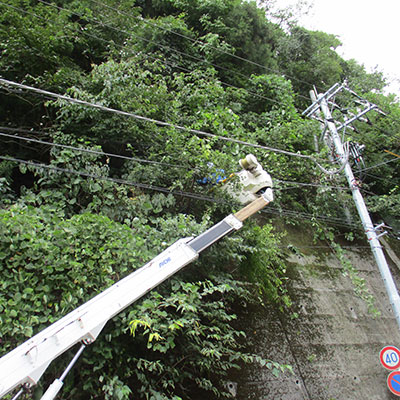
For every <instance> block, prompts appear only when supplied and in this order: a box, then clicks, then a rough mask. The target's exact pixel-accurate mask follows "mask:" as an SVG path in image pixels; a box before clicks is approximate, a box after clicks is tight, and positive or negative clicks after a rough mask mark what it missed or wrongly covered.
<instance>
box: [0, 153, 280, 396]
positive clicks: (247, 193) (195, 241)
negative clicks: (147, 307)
mask: <svg viewBox="0 0 400 400" xmlns="http://www.w3.org/2000/svg"><path fill="white" fill-rule="evenodd" d="M240 165H241V166H242V167H243V170H242V171H240V172H239V173H238V174H237V175H238V176H239V180H240V190H239V193H238V195H237V196H236V197H237V198H238V199H239V200H240V201H241V202H242V203H243V204H246V203H249V204H247V205H246V206H245V207H244V208H242V209H241V210H240V211H238V212H237V213H235V214H230V215H228V216H227V217H226V218H224V219H223V220H222V221H221V222H219V223H217V224H216V225H214V226H213V227H211V228H210V229H208V230H207V231H206V232H204V233H203V234H201V235H199V236H198V237H195V238H192V237H188V238H183V239H180V240H178V241H177V242H175V243H174V244H173V245H172V246H170V247H168V248H167V249H166V250H164V251H163V252H162V253H160V254H159V255H158V256H156V257H155V258H154V259H153V260H151V261H150V262H149V263H147V264H146V265H144V266H143V267H141V268H140V269H138V270H136V271H135V272H133V273H131V274H130V275H128V276H127V277H125V278H124V279H122V280H120V281H119V282H117V283H115V284H114V285H112V286H111V287H109V288H108V289H106V290H105V291H103V292H102V293H100V294H98V295H97V296H95V297H94V298H92V299H91V300H89V301H88V302H86V303H85V304H83V305H81V306H80V307H78V308H77V309H75V310H73V311H72V312H70V313H69V314H67V315H66V316H64V317H63V318H61V319H60V320H58V321H57V322H55V323H53V324H52V325H50V326H49V327H48V328H46V329H44V330H43V331H41V332H39V333H38V334H36V335H35V336H33V337H32V338H31V339H29V340H27V341H26V342H25V343H23V344H21V345H20V346H18V347H17V348H15V349H14V350H12V351H11V352H9V353H8V354H6V355H4V356H3V357H2V358H0V397H2V396H4V395H5V394H7V393H9V392H10V391H11V390H13V389H14V388H16V387H18V386H20V385H22V386H23V387H25V388H29V387H32V386H34V385H36V384H37V382H38V381H39V379H40V377H41V376H42V374H43V373H44V371H45V370H46V369H47V367H48V366H49V364H50V363H51V361H53V360H54V359H55V358H57V357H58V356H59V355H61V354H62V353H64V352H65V351H67V350H68V349H70V348H71V347H72V346H74V345H75V344H77V343H79V342H81V343H83V344H84V345H88V344H91V343H93V342H94V341H95V340H96V338H97V336H98V335H99V333H100V332H101V330H102V329H103V327H104V325H105V324H106V323H107V321H109V320H110V319H111V318H113V317H114V316H115V315H117V314H118V313H119V312H121V311H122V310H123V309H125V308H126V307H128V306H129V305H130V304H132V303H133V302H135V301H136V300H138V299H139V298H140V297H142V296H143V295H144V294H146V293H147V292H149V291H150V290H151V289H153V288H154V287H156V286H157V285H159V284H160V283H162V282H163V281H165V280H166V279H167V278H169V277H170V276H171V275H173V274H175V273H176V272H178V271H179V270H180V269H181V268H183V267H184V266H186V265H187V264H189V263H191V262H192V261H194V260H195V259H197V258H198V256H199V253H200V252H201V251H203V250H204V249H206V248H207V247H209V246H210V245H212V244H213V243H214V242H216V241H217V240H219V239H221V238H222V237H224V236H225V235H227V234H229V233H231V232H232V231H235V230H238V229H240V228H241V227H242V225H243V221H245V220H246V219H247V218H248V217H250V216H251V215H253V214H255V213H256V212H258V211H259V210H261V209H262V208H263V207H265V206H266V205H267V204H268V203H269V202H271V201H272V200H273V193H272V181H271V178H270V176H269V174H268V173H266V172H265V171H264V170H263V169H262V167H261V165H260V164H259V163H258V162H257V160H256V158H255V157H254V156H252V155H248V156H247V157H246V158H245V159H243V160H241V162H240ZM227 190H228V192H230V193H231V194H233V195H234V193H235V192H234V190H233V188H232V187H229V188H228V189H227ZM250 201H251V202H250ZM63 376H64V374H63ZM62 380H63V379H56V380H55V381H54V382H53V384H52V385H50V387H49V389H48V390H47V391H46V393H45V394H44V395H43V397H42V400H51V399H54V398H55V396H56V395H57V393H58V392H59V390H60V389H61V387H62V385H63V382H62Z"/></svg>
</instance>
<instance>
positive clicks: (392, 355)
mask: <svg viewBox="0 0 400 400" xmlns="http://www.w3.org/2000/svg"><path fill="white" fill-rule="evenodd" d="M379 358H380V360H381V364H382V365H383V366H384V367H385V368H386V369H389V370H391V371H393V370H395V369H397V368H398V367H399V366H400V350H399V349H398V348H397V347H395V346H386V347H384V348H383V349H382V350H381V352H380V354H379Z"/></svg>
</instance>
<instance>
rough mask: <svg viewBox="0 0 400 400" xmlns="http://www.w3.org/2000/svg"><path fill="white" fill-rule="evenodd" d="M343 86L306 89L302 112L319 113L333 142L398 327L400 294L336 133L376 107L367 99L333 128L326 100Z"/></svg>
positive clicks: (325, 137) (329, 139)
mask: <svg viewBox="0 0 400 400" xmlns="http://www.w3.org/2000/svg"><path fill="white" fill-rule="evenodd" d="M343 89H344V86H340V85H339V84H336V85H334V86H332V87H331V88H330V89H329V90H328V91H327V92H326V93H324V94H319V95H318V94H317V93H316V90H315V89H314V91H312V92H311V93H310V94H311V99H312V100H313V104H312V105H311V106H310V107H308V108H307V109H306V110H305V111H304V112H303V115H307V116H312V115H313V114H314V113H319V112H320V113H322V116H323V121H321V122H322V123H324V127H326V128H327V131H326V133H325V135H324V141H325V143H326V144H327V145H328V146H329V145H332V146H334V148H335V152H336V154H337V158H338V160H339V161H341V163H342V165H343V164H344V169H343V171H344V174H345V175H346V178H347V181H348V183H349V186H350V189H351V192H352V195H353V199H354V202H355V204H356V207H357V211H358V214H359V216H360V218H361V221H362V224H363V227H364V231H365V233H366V235H367V238H368V241H369V243H370V246H371V249H372V253H373V254H374V257H375V260H376V262H377V264H378V267H379V271H380V273H381V276H382V279H383V282H384V284H385V287H386V291H387V293H388V296H389V299H390V303H391V305H392V308H393V311H394V315H395V317H396V321H397V324H398V326H399V329H400V296H399V294H398V291H397V288H396V285H395V283H394V281H393V278H392V274H391V272H390V269H389V266H388V264H387V262H386V258H385V255H384V253H383V251H382V246H381V244H380V242H379V240H378V238H379V236H380V235H377V233H376V230H377V228H378V227H374V224H373V223H372V220H371V217H370V215H369V212H368V209H367V207H366V205H365V202H364V199H363V197H362V195H361V192H360V190H359V185H358V182H357V180H356V179H355V178H354V175H353V171H352V169H351V166H350V164H349V161H348V154H346V151H345V150H344V147H343V144H342V141H341V138H340V136H339V134H338V130H340V129H343V128H344V127H345V126H348V125H349V124H350V123H351V122H353V121H355V120H356V119H358V118H359V117H361V116H362V115H364V114H365V113H366V112H367V111H370V110H373V109H376V108H377V107H376V106H375V105H373V104H371V103H367V104H366V108H365V110H363V111H361V112H360V113H359V114H358V115H357V116H356V117H354V118H351V119H350V120H349V121H347V122H345V123H344V124H342V125H340V126H339V128H336V124H335V122H334V119H333V117H332V114H331V111H330V109H329V106H328V100H329V99H330V98H331V97H333V96H334V95H335V94H337V93H338V92H339V91H341V90H343ZM329 141H330V143H329Z"/></svg>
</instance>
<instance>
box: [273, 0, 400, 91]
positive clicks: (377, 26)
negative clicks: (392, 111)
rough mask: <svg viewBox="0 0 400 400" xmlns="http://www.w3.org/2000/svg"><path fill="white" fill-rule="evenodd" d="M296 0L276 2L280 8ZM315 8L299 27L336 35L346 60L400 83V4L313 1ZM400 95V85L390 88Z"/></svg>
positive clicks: (360, 0)
mask: <svg viewBox="0 0 400 400" xmlns="http://www.w3.org/2000/svg"><path fill="white" fill-rule="evenodd" d="M296 2H297V0H277V3H278V5H279V6H282V7H284V6H287V5H288V4H294V3H296ZM309 3H312V4H313V7H312V8H311V11H310V13H309V15H308V16H305V17H302V18H301V20H300V25H303V26H304V27H306V28H307V29H312V30H321V31H324V32H327V33H333V34H335V35H337V36H338V37H339V39H340V40H341V42H342V43H343V46H341V47H340V48H338V49H337V51H338V53H339V54H340V55H341V56H343V57H344V58H345V59H349V58H355V59H356V60H357V61H358V62H359V63H361V64H364V66H365V67H366V69H367V71H371V70H372V69H373V68H375V67H378V70H379V71H383V72H384V73H385V75H386V76H388V78H390V79H392V80H395V79H397V80H399V79H400V50H399V44H400V43H399V42H400V0H379V1H376V0H310V1H309ZM390 89H391V91H392V92H395V93H396V94H397V95H399V94H400V83H399V81H397V83H394V84H392V85H391V87H390Z"/></svg>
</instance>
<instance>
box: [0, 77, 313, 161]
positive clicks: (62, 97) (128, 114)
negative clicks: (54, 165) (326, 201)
mask: <svg viewBox="0 0 400 400" xmlns="http://www.w3.org/2000/svg"><path fill="white" fill-rule="evenodd" d="M0 84H2V85H3V86H5V87H7V86H12V87H17V88H20V89H23V90H29V91H32V92H35V93H38V94H40V95H42V96H46V97H51V98H56V99H60V100H65V101H68V102H70V103H75V104H79V105H83V106H88V107H93V108H96V109H98V110H101V111H107V112H111V113H114V114H118V115H123V116H126V117H132V118H135V119H137V120H139V121H144V122H149V123H153V124H156V125H159V126H162V127H168V128H175V129H177V130H180V131H184V132H189V133H194V134H196V135H200V136H205V137H210V138H215V139H218V140H224V141H227V142H232V143H236V144H240V145H242V146H248V147H253V148H257V149H262V150H267V151H272V152H275V153H281V154H285V155H288V156H292V157H299V158H303V159H308V160H311V161H313V162H315V163H317V161H316V160H317V159H316V158H314V157H312V156H308V155H306V154H301V153H293V152H290V151H286V150H282V149H276V148H273V147H269V146H263V145H260V144H254V143H249V142H245V141H243V140H239V139H233V138H228V137H226V136H221V135H216V134H213V133H210V132H204V131H201V130H198V129H192V128H187V127H185V126H181V125H175V124H172V123H169V122H165V121H159V120H156V119H153V118H148V117H143V116H141V115H138V114H135V113H131V112H127V111H122V110H117V109H114V108H110V107H106V106H102V105H100V104H97V103H90V102H88V101H84V100H79V99H75V98H72V97H69V96H65V95H61V94H57V93H53V92H49V91H47V90H42V89H38V88H35V87H32V86H28V85H24V84H21V83H17V82H13V81H9V80H6V79H2V78H0Z"/></svg>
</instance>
